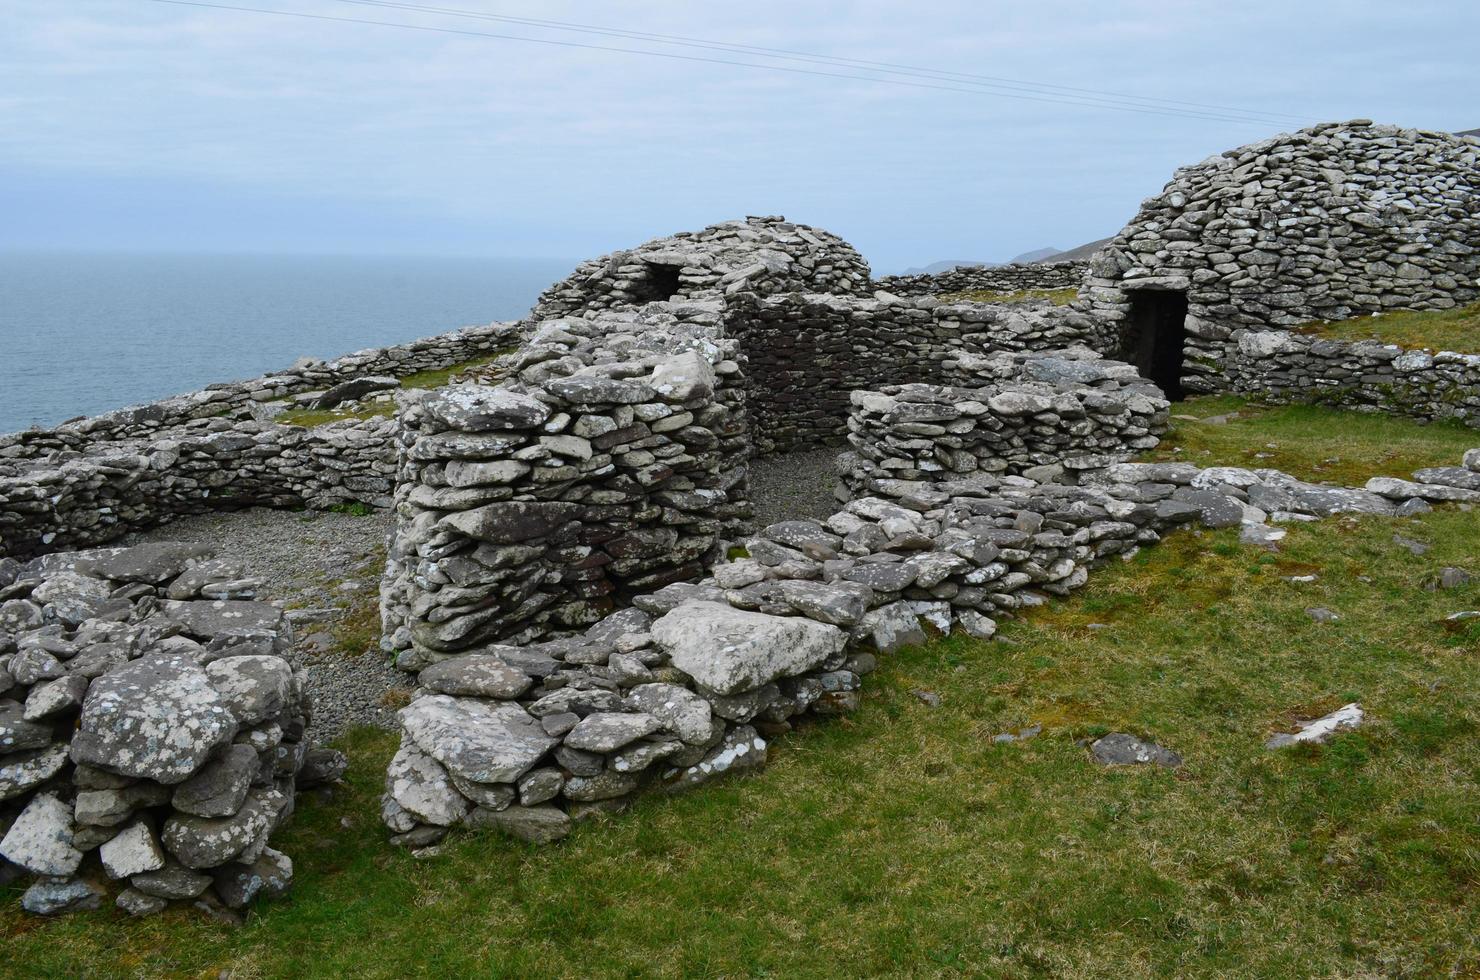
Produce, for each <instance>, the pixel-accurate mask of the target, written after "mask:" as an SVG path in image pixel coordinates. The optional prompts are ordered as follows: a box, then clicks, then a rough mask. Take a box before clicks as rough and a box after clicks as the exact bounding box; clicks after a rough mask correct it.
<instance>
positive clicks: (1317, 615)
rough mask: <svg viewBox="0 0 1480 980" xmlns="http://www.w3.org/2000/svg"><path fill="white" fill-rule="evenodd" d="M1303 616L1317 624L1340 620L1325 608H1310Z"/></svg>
mask: <svg viewBox="0 0 1480 980" xmlns="http://www.w3.org/2000/svg"><path fill="white" fill-rule="evenodd" d="M1305 614H1306V615H1307V616H1309V617H1310V618H1311V619H1313V620H1315V621H1316V622H1318V623H1334V622H1336V621H1337V620H1338V619H1340V618H1341V617H1340V616H1338V615H1336V613H1334V612H1332V611H1331V610H1329V609H1327V608H1326V607H1325V606H1312V607H1311V608H1310V609H1307V610H1306V611H1305Z"/></svg>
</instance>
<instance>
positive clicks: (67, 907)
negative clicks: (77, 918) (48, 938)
mask: <svg viewBox="0 0 1480 980" xmlns="http://www.w3.org/2000/svg"><path fill="white" fill-rule="evenodd" d="M102 903H103V895H102V892H100V891H99V890H98V889H97V887H96V886H94V885H93V884H92V883H91V882H87V881H83V880H82V879H81V878H63V879H61V880H57V879H46V878H43V879H42V880H41V881H38V882H36V883H35V884H33V885H32V886H31V887H30V888H27V889H26V893H25V894H24V895H22V896H21V908H23V909H25V910H26V911H27V912H30V913H31V914H32V915H61V914H62V913H64V912H81V911H90V910H92V909H96V908H98V907H99V906H100V905H102Z"/></svg>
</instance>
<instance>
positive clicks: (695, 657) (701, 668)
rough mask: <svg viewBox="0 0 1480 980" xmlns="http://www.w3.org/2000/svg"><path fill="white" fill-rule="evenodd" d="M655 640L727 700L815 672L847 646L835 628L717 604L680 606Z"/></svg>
mask: <svg viewBox="0 0 1480 980" xmlns="http://www.w3.org/2000/svg"><path fill="white" fill-rule="evenodd" d="M653 639H654V640H655V641H656V642H657V643H658V645H659V646H660V647H661V648H662V649H663V650H664V652H666V653H667V654H668V656H669V657H670V659H671V660H672V662H673V665H674V666H675V667H677V668H679V669H680V670H682V671H684V672H685V673H687V674H688V675H689V676H691V677H693V678H694V680H696V681H697V682H699V683H700V684H702V685H704V686H705V687H707V688H708V689H710V690H711V691H714V692H715V693H717V694H721V695H728V694H738V693H739V692H741V691H746V690H751V689H753V688H756V687H759V686H760V685H762V684H765V683H767V682H768V681H772V680H775V679H776V678H778V677H788V676H791V675H794V674H800V673H803V672H805V671H807V670H811V669H812V668H814V667H816V666H817V665H819V664H821V663H822V662H823V661H824V660H827V659H828V658H829V657H831V656H833V655H835V654H837V653H840V652H841V651H842V649H843V646H844V645H845V644H846V642H847V637H846V635H845V634H844V633H843V632H842V631H841V630H839V629H838V628H837V627H835V626H828V625H824V624H821V623H814V622H811V621H809V620H806V619H795V618H783V617H779V616H767V615H763V614H760V613H751V612H745V611H743V610H739V609H732V608H731V607H729V606H727V605H721V604H719V603H716V602H695V603H690V604H687V605H683V606H679V607H678V608H677V609H675V610H673V611H672V612H670V613H668V614H666V615H665V616H663V617H662V618H661V619H659V620H658V621H657V622H655V623H654V624H653Z"/></svg>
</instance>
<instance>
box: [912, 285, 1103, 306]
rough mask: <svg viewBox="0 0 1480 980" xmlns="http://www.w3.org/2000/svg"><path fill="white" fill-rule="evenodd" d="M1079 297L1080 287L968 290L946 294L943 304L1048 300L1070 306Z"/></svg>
mask: <svg viewBox="0 0 1480 980" xmlns="http://www.w3.org/2000/svg"><path fill="white" fill-rule="evenodd" d="M1078 295H1079V287H1077V286H1073V287H1070V288H1067V289H1019V290H1016V291H1015V292H997V291H994V290H990V289H968V290H963V291H962V292H959V293H945V294H942V295H941V296H940V301H941V302H942V303H1021V302H1023V301H1024V300H1030V299H1046V300H1048V301H1049V302H1050V303H1052V304H1053V305H1054V306H1068V305H1069V304H1070V303H1072V302H1074V299H1075V297H1077V296H1078Z"/></svg>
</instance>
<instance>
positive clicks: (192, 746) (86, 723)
mask: <svg viewBox="0 0 1480 980" xmlns="http://www.w3.org/2000/svg"><path fill="white" fill-rule="evenodd" d="M235 733H236V719H235V718H234V717H233V716H232V714H231V710H230V706H229V704H228V702H227V701H226V699H225V698H223V697H222V696H221V695H220V694H219V693H218V692H217V691H216V689H215V688H213V687H212V686H211V684H210V682H209V680H208V677H207V675H206V672H205V671H204V670H202V669H201V668H200V667H197V666H196V665H195V664H194V663H192V662H190V661H189V660H186V659H184V658H182V657H169V656H155V657H147V658H144V659H141V660H136V661H134V662H133V663H130V664H128V665H126V666H124V667H120V668H119V669H117V670H115V671H113V672H112V673H109V674H106V675H104V676H103V677H100V678H98V679H97V680H95V681H93V682H92V687H91V688H90V689H89V690H88V692H87V699H86V701H84V702H83V706H82V719H81V721H80V723H79V725H78V731H77V734H76V736H75V737H74V738H73V740H72V759H73V761H74V762H79V763H87V764H89V765H94V766H98V767H101V768H104V769H110V770H112V771H114V772H117V773H122V774H124V775H128V776H136V777H140V778H145V779H153V780H155V781H157V782H161V783H165V784H174V783H178V782H182V781H183V780H185V779H186V778H188V777H189V776H190V775H191V774H192V773H194V772H195V770H196V769H198V768H200V766H201V764H202V763H203V762H204V761H205V760H206V758H207V757H208V756H210V754H211V753H212V752H214V751H215V750H216V748H217V747H218V746H221V745H224V744H226V743H227V742H230V741H231V738H232V736H233V735H234V734H235Z"/></svg>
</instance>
